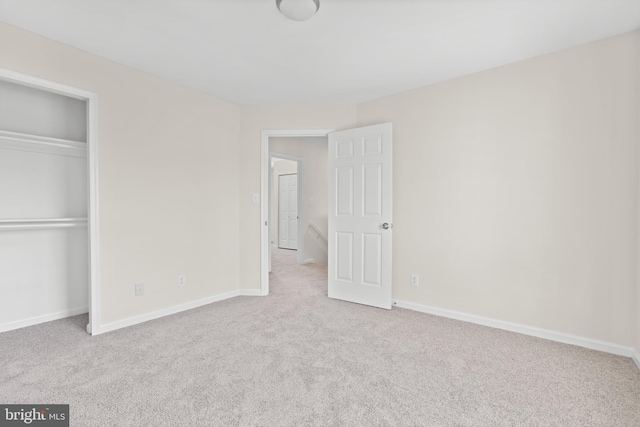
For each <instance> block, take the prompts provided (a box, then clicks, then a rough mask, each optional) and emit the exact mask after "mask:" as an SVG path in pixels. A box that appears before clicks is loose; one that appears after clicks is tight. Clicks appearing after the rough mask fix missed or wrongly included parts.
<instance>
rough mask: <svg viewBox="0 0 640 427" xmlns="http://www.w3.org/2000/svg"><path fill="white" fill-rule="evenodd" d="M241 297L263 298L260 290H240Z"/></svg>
mask: <svg viewBox="0 0 640 427" xmlns="http://www.w3.org/2000/svg"><path fill="white" fill-rule="evenodd" d="M240 296H241V297H261V296H263V295H262V291H261V290H260V289H240Z"/></svg>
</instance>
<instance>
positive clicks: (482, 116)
mask: <svg viewBox="0 0 640 427" xmlns="http://www.w3.org/2000/svg"><path fill="white" fill-rule="evenodd" d="M639 34H640V33H638V32H635V33H630V34H625V35H622V36H618V37H614V38H611V39H607V40H603V41H599V42H596V43H591V44H587V45H583V46H580V47H576V48H572V49H568V50H565V51H561V52H558V53H554V54H551V55H546V56H542V57H539V58H536V59H532V60H528V61H523V62H518V63H515V64H511V65H508V66H504V67H500V68H496V69H492V70H489V71H486V72H482V73H478V74H474V75H470V76H466V77H462V78H458V79H455V80H451V81H448V82H444V83H441V84H437V85H433V86H428V87H424V88H421V89H417V90H413V91H409V92H405V93H401V94H397V95H393V96H389V97H386V98H382V99H378V100H374V101H371V102H365V103H362V104H359V105H358V124H359V125H368V124H373V123H380V122H393V124H394V215H395V218H394V249H393V268H394V270H393V286H394V288H393V289H394V291H393V294H394V295H393V296H394V298H396V299H401V300H407V301H411V302H415V303H419V304H424V305H428V306H435V307H439V308H445V309H450V310H456V311H460V312H465V313H470V314H475V315H480V316H486V317H490V318H494V319H500V320H504V321H509V322H515V323H520V324H525V325H529V326H535V327H540V328H544V329H550V330H555V331H559V332H564V333H569V334H575V335H578V336H584V337H589V338H594V339H600V340H604V341H609V342H612V343H617V344H622V345H632V344H633V341H634V338H633V334H634V333H635V331H634V329H635V325H636V322H637V320H638V317H637V314H636V311H637V309H638V306H637V303H636V302H635V301H634V292H635V291H634V288H635V287H636V286H637V281H636V277H637V276H636V267H637V263H638V258H637V250H638V249H637V226H638V86H639V83H638V55H639V52H640V41H639ZM411 273H418V274H419V275H420V283H421V284H420V287H417V288H415V287H411V286H410V285H409V276H410V274H411Z"/></svg>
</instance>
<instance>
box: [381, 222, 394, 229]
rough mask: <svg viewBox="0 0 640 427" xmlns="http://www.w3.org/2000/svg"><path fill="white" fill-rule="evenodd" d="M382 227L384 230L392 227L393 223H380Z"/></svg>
mask: <svg viewBox="0 0 640 427" xmlns="http://www.w3.org/2000/svg"><path fill="white" fill-rule="evenodd" d="M381 227H382V228H384V229H385V230H388V229H390V228H393V224H389V223H388V222H385V223H384V224H382V225H381Z"/></svg>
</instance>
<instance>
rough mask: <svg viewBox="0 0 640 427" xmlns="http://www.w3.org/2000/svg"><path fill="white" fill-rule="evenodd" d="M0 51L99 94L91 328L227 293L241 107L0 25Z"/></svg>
mask: <svg viewBox="0 0 640 427" xmlns="http://www.w3.org/2000/svg"><path fill="white" fill-rule="evenodd" d="M0 52H2V55H0V67H3V68H7V69H10V70H13V71H17V72H22V73H26V74H31V75H34V76H36V77H40V78H44V79H47V80H51V81H54V82H58V83H62V84H66V85H69V86H72V87H77V88H80V89H84V90H87V91H90V92H94V93H97V94H98V99H99V101H98V102H99V105H98V108H99V126H98V140H99V164H98V169H99V171H98V173H99V176H98V179H99V191H100V192H99V212H98V214H99V218H100V230H99V231H100V242H99V258H100V267H101V269H100V279H101V318H100V322H101V324H102V325H105V324H109V323H112V322H117V321H121V320H124V319H127V318H130V317H134V316H139V315H143V314H147V313H150V312H154V311H156V310H161V309H164V308H167V307H172V306H176V305H178V304H181V303H186V302H191V301H195V300H198V299H201V298H208V297H211V296H215V295H219V294H221V293H224V292H227V291H232V290H237V289H238V270H239V263H238V257H239V244H238V234H239V222H238V208H239V201H238V183H239V180H238V163H239V159H238V155H239V152H238V146H237V140H238V130H239V110H240V109H239V107H237V106H235V105H232V104H229V103H227V102H223V101H221V100H218V99H216V98H213V97H211V96H207V95H203V94H200V93H197V92H195V91H193V90H190V89H187V88H184V87H181V86H179V85H176V84H173V83H169V82H167V81H164V80H162V79H160V78H157V77H153V76H150V75H148V74H145V73H142V72H139V71H136V70H133V69H131V68H128V67H125V66H123V65H120V64H116V63H114V62H111V61H108V60H106V59H103V58H99V57H97V56H95V55H91V54H88V53H86V52H84V51H81V50H78V49H74V48H71V47H69V46H65V45H63V44H61V43H57V42H55V41H52V40H50V39H47V38H44V37H40V36H37V35H35V34H33V33H29V32H27V31H24V30H21V29H18V28H16V27H12V26H10V25H6V24H4V23H0ZM181 273H185V274H186V275H187V286H185V287H181V288H179V287H178V286H177V276H178V274H181ZM140 282H143V283H144V284H145V288H146V289H145V295H144V296H143V297H135V294H134V284H135V283H140Z"/></svg>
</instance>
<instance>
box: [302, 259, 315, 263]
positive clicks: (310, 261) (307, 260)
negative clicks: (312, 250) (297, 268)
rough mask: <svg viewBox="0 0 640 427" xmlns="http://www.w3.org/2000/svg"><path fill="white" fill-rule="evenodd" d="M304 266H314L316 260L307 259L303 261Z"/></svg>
mask: <svg viewBox="0 0 640 427" xmlns="http://www.w3.org/2000/svg"><path fill="white" fill-rule="evenodd" d="M302 263H303V264H313V263H314V260H313V258H307V259H305V260H304V261H302Z"/></svg>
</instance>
